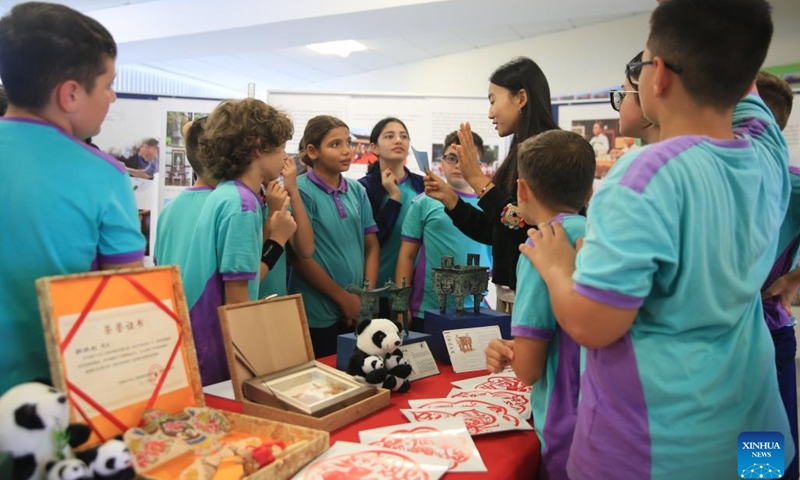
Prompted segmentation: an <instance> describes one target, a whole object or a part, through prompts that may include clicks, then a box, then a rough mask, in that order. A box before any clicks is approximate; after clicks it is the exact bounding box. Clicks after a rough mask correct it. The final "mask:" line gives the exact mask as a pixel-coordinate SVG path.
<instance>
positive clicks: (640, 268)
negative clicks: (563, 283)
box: [573, 169, 678, 309]
mask: <svg viewBox="0 0 800 480" xmlns="http://www.w3.org/2000/svg"><path fill="white" fill-rule="evenodd" d="M623 170H624V169H623ZM622 174H624V171H622V172H620V171H618V172H617V175H615V177H617V178H616V179H614V178H608V177H607V179H606V181H605V182H604V184H603V186H602V187H601V188H600V189H599V190H598V192H597V193H596V194H595V196H594V198H592V202H591V204H590V206H589V212H588V214H587V217H588V220H587V225H586V236H585V238H584V243H583V248H582V249H581V251H580V252H579V253H578V257H577V259H576V262H575V267H576V269H575V273H574V275H573V279H574V281H575V290H576V291H577V292H578V293H580V294H582V295H583V296H585V297H588V298H590V299H592V300H594V301H597V302H600V303H603V304H605V305H609V306H612V307H617V308H625V309H635V308H639V307H640V306H641V305H642V303H643V302H644V298H645V297H646V296H647V295H648V294H649V293H650V290H651V288H652V286H653V281H654V276H655V274H656V271H657V270H658V269H659V268H662V267H666V266H672V267H675V265H677V262H678V245H677V244H676V240H675V239H674V238H673V236H672V232H676V231H678V220H677V219H675V218H672V217H665V216H664V215H665V213H664V212H665V211H666V212H667V213H666V214H667V215H668V214H669V213H670V212H672V213H674V212H675V211H677V208H674V209H669V208H666V207H662V208H660V209H659V208H656V206H655V205H654V204H653V197H654V196H655V197H659V196H663V195H661V194H658V193H656V194H654V195H649V196H645V195H642V194H640V193H637V192H636V191H635V190H633V189H631V188H628V187H627V186H623V185H619V184H618V183H616V181H618V178H619V177H620V176H621V175H622ZM610 176H611V175H609V177H610ZM648 188H651V187H648ZM662 193H664V192H662ZM664 195H666V193H664Z"/></svg>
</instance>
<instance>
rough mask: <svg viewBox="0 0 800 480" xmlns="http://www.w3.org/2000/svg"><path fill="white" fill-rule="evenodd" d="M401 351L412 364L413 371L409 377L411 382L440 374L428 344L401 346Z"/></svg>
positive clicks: (419, 343)
mask: <svg viewBox="0 0 800 480" xmlns="http://www.w3.org/2000/svg"><path fill="white" fill-rule="evenodd" d="M400 351H402V352H403V358H405V359H406V360H408V363H410V364H411V368H412V370H411V376H410V377H408V381H409V382H413V381H414V380H419V379H420V378H426V377H430V376H431V375H438V374H439V367H438V366H437V365H436V360H435V359H434V358H433V354H432V353H431V349H430V348H428V342H416V343H409V344H408V345H401V346H400Z"/></svg>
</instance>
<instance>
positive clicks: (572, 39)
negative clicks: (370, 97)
mask: <svg viewBox="0 0 800 480" xmlns="http://www.w3.org/2000/svg"><path fill="white" fill-rule="evenodd" d="M772 3H773V9H774V13H773V20H774V23H775V35H774V36H773V42H772V46H771V48H770V52H769V55H768V56H767V60H766V62H765V65H766V66H770V65H781V64H787V63H796V62H800V28H798V25H800V1H798V0H776V1H773V2H772ZM649 18H650V15H649V14H641V15H635V16H631V17H627V18H622V19H618V20H613V21H611V22H606V23H601V24H596V25H590V26H585V27H581V28H577V29H572V30H566V31H561V32H556V33H551V34H547V35H543V36H539V37H535V38H529V39H523V40H517V41H514V42H509V43H504V44H500V45H494V46H491V47H485V48H480V49H475V50H472V51H468V52H461V53H457V54H453V55H445V56H442V57H438V58H435V59H430V60H425V61H421V62H414V63H409V64H406V65H401V66H398V67H393V68H387V69H383V70H376V71H373V72H368V73H363V74H359V75H353V76H350V77H344V78H340V79H337V80H331V81H327V82H321V83H318V84H314V85H311V86H309V87H308V88H304V90H314V91H331V92H333V91H337V92H391V93H415V94H425V95H464V96H476V95H479V96H484V95H486V88H487V84H488V83H487V82H488V78H489V75H490V74H491V73H492V72H493V71H494V69H495V68H497V67H498V66H499V65H501V64H502V63H504V62H505V61H507V60H509V59H511V58H512V57H515V56H520V55H524V56H528V57H530V58H532V59H534V60H535V61H536V62H537V63H538V64H539V66H540V67H542V70H544V72H545V75H547V78H548V80H549V82H550V90H551V93H552V94H553V95H554V96H557V95H559V94H569V93H576V92H589V91H595V90H602V89H605V88H609V87H612V86H615V85H619V84H620V83H621V81H622V79H623V69H624V65H625V63H626V62H628V61H629V60H630V59H631V57H633V56H634V55H635V54H636V53H637V52H638V51H639V50H642V49H643V48H644V43H645V40H646V38H647V33H648V28H649V27H648V20H649Z"/></svg>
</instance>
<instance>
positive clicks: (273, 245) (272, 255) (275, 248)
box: [261, 239, 283, 270]
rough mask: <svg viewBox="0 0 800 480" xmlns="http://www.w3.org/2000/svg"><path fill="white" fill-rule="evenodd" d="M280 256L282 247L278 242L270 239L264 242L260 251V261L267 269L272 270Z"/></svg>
mask: <svg viewBox="0 0 800 480" xmlns="http://www.w3.org/2000/svg"><path fill="white" fill-rule="evenodd" d="M281 255H283V247H281V245H280V244H279V243H278V242H276V241H275V240H272V239H267V240H266V241H265V242H264V247H263V248H262V249H261V261H262V262H264V263H265V264H266V265H267V268H269V269H270V270H272V267H274V266H275V264H276V263H278V260H279V259H280V258H281Z"/></svg>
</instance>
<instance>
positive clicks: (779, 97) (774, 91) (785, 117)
mask: <svg viewBox="0 0 800 480" xmlns="http://www.w3.org/2000/svg"><path fill="white" fill-rule="evenodd" d="M756 86H757V87H758V94H759V95H760V96H761V99H762V100H764V103H766V104H767V107H769V109H770V110H771V111H772V115H774V116H775V122H776V123H777V124H778V126H779V127H781V130H783V129H784V128H786V124H787V123H789V115H791V113H792V103H794V93H793V92H792V87H790V86H789V84H788V83H786V81H785V80H783V79H782V78H780V77H777V76H775V75H773V74H771V73H769V72H764V71H761V72H758V75H757V76H756Z"/></svg>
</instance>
